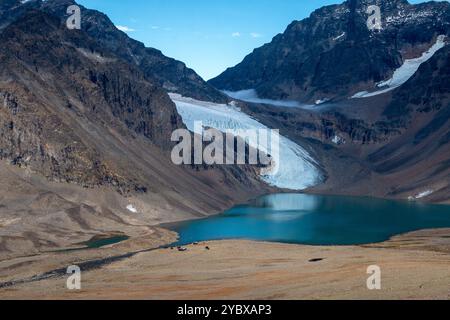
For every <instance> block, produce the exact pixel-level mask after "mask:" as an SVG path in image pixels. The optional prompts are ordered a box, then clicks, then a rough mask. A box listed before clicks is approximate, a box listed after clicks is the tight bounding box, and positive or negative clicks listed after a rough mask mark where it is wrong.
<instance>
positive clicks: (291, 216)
mask: <svg viewBox="0 0 450 320" xmlns="http://www.w3.org/2000/svg"><path fill="white" fill-rule="evenodd" d="M169 228H170V229H171V230H173V231H176V232H178V234H179V235H180V238H179V241H178V242H177V243H175V244H174V245H186V244H190V243H193V242H200V241H209V240H225V239H247V240H258V241H271V242H282V243H293V244H306V245H356V244H368V243H376V242H382V241H386V240H388V239H390V238H391V237H393V236H395V235H399V234H403V233H407V232H411V231H417V230H421V229H432V228H433V229H434V228H450V206H447V205H431V204H423V203H419V202H408V201H391V200H382V199H373V198H357V197H342V196H316V195H305V194H274V195H269V196H264V197H261V198H259V199H256V200H254V201H252V202H250V203H248V204H246V205H240V206H237V207H234V208H232V209H231V210H228V211H226V212H224V213H223V214H220V215H217V216H212V217H209V218H205V219H202V220H193V221H187V222H181V223H178V224H175V225H172V226H170V227H169Z"/></svg>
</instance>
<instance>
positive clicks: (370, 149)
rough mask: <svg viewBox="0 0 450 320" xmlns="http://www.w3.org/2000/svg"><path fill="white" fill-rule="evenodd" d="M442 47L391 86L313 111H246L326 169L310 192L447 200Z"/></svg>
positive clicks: (449, 98)
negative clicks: (302, 148) (387, 90)
mask: <svg viewBox="0 0 450 320" xmlns="http://www.w3.org/2000/svg"><path fill="white" fill-rule="evenodd" d="M449 86H450V47H449V46H447V47H445V48H443V49H441V50H439V51H438V52H437V53H436V54H435V55H434V56H433V57H432V58H431V59H430V60H428V61H427V62H425V63H423V64H422V65H421V66H420V68H419V70H418V71H417V72H416V74H415V75H414V76H413V77H412V78H411V79H410V80H409V81H407V82H406V83H405V84H404V85H403V86H401V87H400V88H398V89H396V90H393V91H392V92H390V93H388V94H385V95H380V96H375V97H371V98H366V99H362V100H359V99H349V100H346V101H342V102H340V103H338V104H330V105H328V106H327V105H324V106H322V107H317V108H316V109H315V110H312V111H311V110H305V109H301V108H281V107H273V106H268V105H266V106H260V105H259V106H258V105H250V106H248V107H247V110H246V111H247V112H248V113H250V114H251V115H253V116H254V117H256V118H258V119H259V120H260V121H262V122H264V123H265V124H266V125H269V126H272V127H276V128H280V129H281V131H282V133H284V134H285V135H287V136H289V137H290V138H291V139H293V140H295V141H296V142H298V143H300V144H301V145H303V146H305V147H307V148H308V150H310V152H311V154H313V155H314V156H315V158H316V159H317V160H318V161H319V162H320V163H321V165H322V166H323V170H324V171H325V172H326V173H327V180H326V182H325V183H324V184H323V185H320V186H317V187H316V188H314V189H315V190H316V191H317V192H321V193H323V192H329V193H340V194H353V195H364V196H367V195H372V196H377V197H394V198H402V199H407V198H409V197H413V198H414V197H418V198H420V199H422V200H423V199H425V200H427V201H436V202H449V201H450V87H449Z"/></svg>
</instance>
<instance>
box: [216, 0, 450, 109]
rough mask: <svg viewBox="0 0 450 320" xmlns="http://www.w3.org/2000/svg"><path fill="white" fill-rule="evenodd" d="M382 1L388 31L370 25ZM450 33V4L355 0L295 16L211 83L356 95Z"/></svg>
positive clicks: (292, 93) (318, 96) (268, 92)
mask: <svg viewBox="0 0 450 320" xmlns="http://www.w3.org/2000/svg"><path fill="white" fill-rule="evenodd" d="M374 4H376V5H379V6H380V8H381V14H382V22H383V24H382V26H383V29H382V30H381V31H370V30H369V29H368V28H367V20H368V16H369V15H368V14H367V13H366V11H367V7H368V6H369V5H374ZM449 34H450V4H449V3H448V2H429V3H423V4H418V5H410V4H409V3H408V2H407V1H406V0H377V1H367V0H349V1H346V2H344V3H343V4H341V5H332V6H327V7H323V8H321V9H318V10H316V11H315V12H313V13H312V14H311V16H310V17H309V18H307V19H304V20H302V21H294V22H293V23H291V24H290V25H289V26H288V28H287V30H286V31H285V32H284V33H283V34H279V35H277V36H276V37H274V38H273V40H272V42H271V43H268V44H266V45H264V46H263V47H261V48H258V49H255V50H254V51H253V53H251V54H250V55H248V56H247V57H246V58H245V59H244V60H243V61H242V62H241V63H240V64H238V65H237V66H235V67H233V68H230V69H228V70H226V71H225V72H224V73H223V74H221V75H220V76H218V77H217V78H215V79H212V80H210V82H209V83H210V84H212V85H214V86H215V87H217V88H219V89H226V90H231V91H238V90H244V89H256V91H257V93H258V94H259V96H260V97H263V98H271V99H294V100H298V101H302V102H311V101H312V102H314V101H316V100H324V99H334V98H339V97H349V96H351V95H353V94H354V93H356V92H359V91H363V90H368V89H371V88H373V87H374V86H375V84H376V83H378V82H381V81H383V80H386V79H389V78H390V77H391V76H392V74H393V72H394V70H395V69H396V68H398V67H399V66H401V65H402V63H403V62H404V60H405V59H409V58H413V57H414V58H415V57H418V56H420V55H421V53H422V52H424V51H425V50H426V49H428V48H429V47H430V46H431V45H432V44H433V43H434V41H435V39H436V36H438V35H449Z"/></svg>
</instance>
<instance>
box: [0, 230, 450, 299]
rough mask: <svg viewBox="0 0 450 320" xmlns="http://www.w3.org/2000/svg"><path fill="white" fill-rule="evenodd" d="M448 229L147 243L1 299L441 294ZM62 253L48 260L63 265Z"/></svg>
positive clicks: (447, 275)
mask: <svg viewBox="0 0 450 320" xmlns="http://www.w3.org/2000/svg"><path fill="white" fill-rule="evenodd" d="M160 232H161V235H165V236H167V235H169V234H170V236H169V238H166V242H165V244H163V243H159V244H156V243H155V246H156V245H160V246H164V245H166V246H167V244H168V242H170V241H172V240H173V239H174V238H176V235H174V234H173V233H170V232H168V231H165V230H160ZM449 235H450V229H437V230H423V231H418V232H413V233H409V234H405V235H401V236H397V237H394V238H393V239H391V240H389V241H386V242H383V243H378V244H373V245H364V246H305V245H296V244H280V243H268V242H260V241H244V240H241V241H234V240H225V241H208V242H201V243H199V244H196V245H193V244H192V245H189V246H186V249H187V251H185V252H179V251H178V250H176V249H170V248H154V249H152V250H146V251H142V252H137V253H135V254H133V255H130V256H128V257H124V258H123V259H118V260H116V261H112V262H111V263H108V264H104V265H102V266H100V267H99V268H94V269H91V270H87V271H85V272H83V287H82V290H81V291H77V292H72V291H68V290H67V289H65V280H66V277H65V276H64V275H63V274H61V276H59V277H54V278H49V279H42V280H40V281H34V282H29V283H22V284H20V283H19V284H17V285H14V286H12V287H9V288H3V289H0V298H2V299H39V300H41V299H285V298H286V299H287V298H289V299H335V298H343V299H355V298H356V299H362V298H367V299H406V298H413V299H428V298H432V299H435V298H445V299H446V298H448V296H445V295H446V294H447V295H448V290H447V289H448V286H449V285H450V280H449V279H450V269H449V268H448V265H449V264H450V237H449ZM130 241H133V240H132V239H131V240H130ZM124 245H125V244H124V243H121V244H117V245H116V246H117V247H120V246H124ZM206 247H208V248H209V250H207V249H206ZM104 250H108V249H102V251H104ZM110 250H111V249H110ZM115 250H116V251H117V250H118V248H116V249H115ZM242 252H245V253H246V254H245V255H242ZM85 253H86V254H87V252H78V258H79V259H80V261H81V260H83V259H86V258H87V256H84V254H85ZM110 253H111V251H110ZM64 256H66V255H59V257H58V256H53V259H60V260H61V261H60V262H61V263H62V264H64V262H63V261H64V259H65V257H64ZM48 258H49V257H48V256H47V257H46V259H37V260H40V263H37V261H36V260H34V261H31V262H30V263H31V264H32V265H33V269H34V268H37V269H39V268H45V267H49V264H50V263H49V260H48ZM71 259H73V257H72V258H71ZM17 263H18V261H14V262H11V263H10V264H9V265H11V264H17ZM373 264H379V265H380V267H381V268H382V270H385V271H384V277H383V283H384V285H385V289H386V290H384V291H383V290H382V291H380V292H373V291H369V290H367V288H365V279H366V278H367V274H366V270H365V269H366V268H367V267H368V266H369V265H373ZM180 266H182V267H180ZM5 267H6V264H5V261H2V262H0V279H1V282H4V281H3V279H4V273H3V272H2V270H5V269H4V268H5ZM224 268H225V269H224ZM20 270H21V268H18V274H20ZM226 270H227V271H226ZM402 274H403V276H402ZM438 280H439V281H440V282H439V283H438ZM255 281H257V282H255ZM130 283H133V285H130ZM435 284H436V285H435ZM444 287H445V290H444ZM424 288H425V289H424ZM43 292H44V294H43Z"/></svg>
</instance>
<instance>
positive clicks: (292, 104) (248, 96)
mask: <svg viewBox="0 0 450 320" xmlns="http://www.w3.org/2000/svg"><path fill="white" fill-rule="evenodd" d="M222 92H223V93H225V94H226V95H227V96H229V97H230V98H233V99H236V100H242V101H245V102H250V103H261V104H270V105H272V106H276V107H288V108H300V107H306V106H308V105H302V104H301V103H299V102H297V101H292V100H272V99H262V98H260V97H258V94H257V93H256V90H255V89H247V90H240V91H228V90H222Z"/></svg>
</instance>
